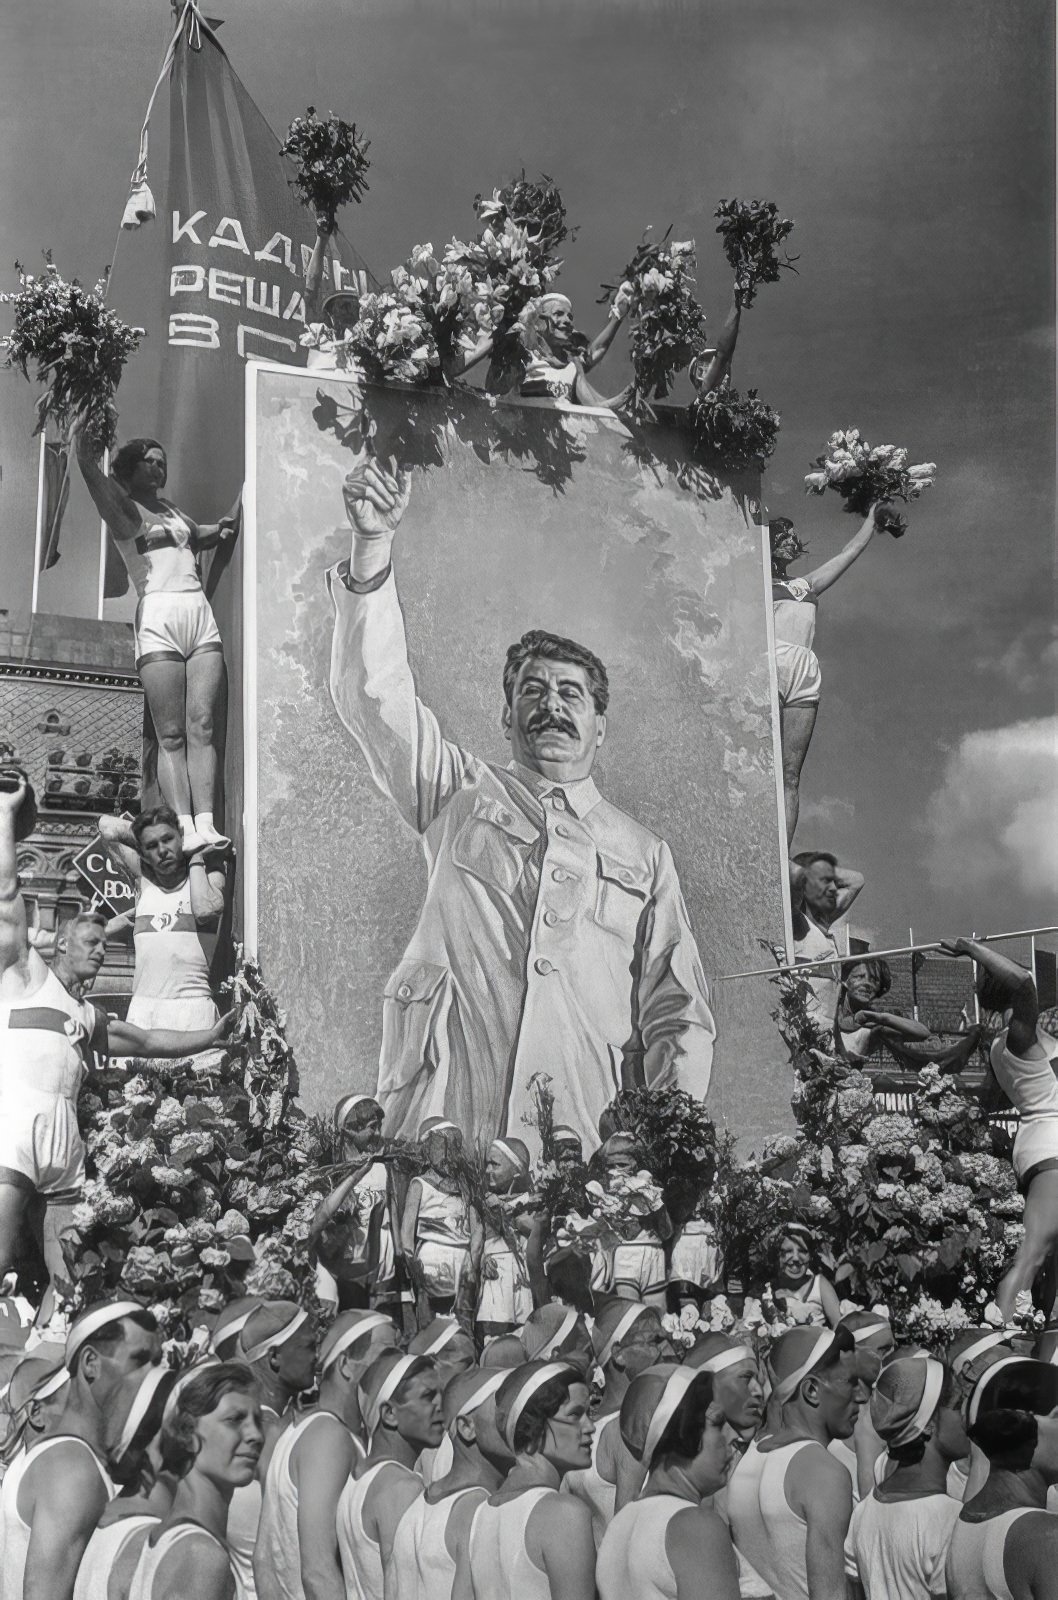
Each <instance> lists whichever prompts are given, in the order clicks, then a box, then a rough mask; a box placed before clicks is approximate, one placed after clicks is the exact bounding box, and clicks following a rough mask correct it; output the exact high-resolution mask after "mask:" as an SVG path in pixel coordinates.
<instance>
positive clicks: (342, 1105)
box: [334, 1094, 381, 1128]
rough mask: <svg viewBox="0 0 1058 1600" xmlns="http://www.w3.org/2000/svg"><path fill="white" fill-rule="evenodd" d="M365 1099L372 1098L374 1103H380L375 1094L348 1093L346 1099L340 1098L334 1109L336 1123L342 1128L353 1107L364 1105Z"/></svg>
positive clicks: (371, 1100)
mask: <svg viewBox="0 0 1058 1600" xmlns="http://www.w3.org/2000/svg"><path fill="white" fill-rule="evenodd" d="M365 1100H370V1102H371V1104H372V1105H378V1101H377V1100H376V1099H375V1097H374V1095H373V1094H347V1095H346V1096H345V1098H344V1100H339V1102H338V1104H337V1106H336V1107H335V1110H334V1120H335V1123H336V1125H337V1126H338V1127H339V1128H340V1127H341V1126H342V1124H343V1123H344V1122H345V1119H346V1117H347V1116H348V1115H349V1113H350V1111H352V1109H353V1107H354V1106H360V1105H363V1103H364V1101H365ZM380 1109H381V1108H380Z"/></svg>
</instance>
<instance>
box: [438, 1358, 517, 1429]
mask: <svg viewBox="0 0 1058 1600" xmlns="http://www.w3.org/2000/svg"><path fill="white" fill-rule="evenodd" d="M509 1377H510V1373H509V1372H507V1371H505V1370H504V1369H503V1368H502V1367H500V1368H499V1370H498V1371H496V1372H490V1373H489V1374H488V1376H487V1378H486V1379H485V1381H484V1382H483V1383H482V1385H481V1387H480V1389H475V1390H474V1393H473V1394H471V1395H468V1396H467V1398H466V1399H465V1400H464V1401H463V1404H462V1405H461V1406H460V1408H459V1410H458V1411H457V1412H456V1414H455V1416H454V1417H453V1418H452V1426H453V1427H454V1426H455V1424H456V1423H457V1422H458V1421H459V1418H460V1417H469V1416H470V1415H471V1413H472V1412H474V1411H476V1410H477V1409H478V1406H483V1405H484V1404H485V1401H486V1400H488V1399H490V1398H491V1396H492V1395H494V1394H495V1393H496V1391H497V1390H498V1389H502V1387H503V1385H504V1384H505V1383H506V1382H507V1379H508V1378H509Z"/></svg>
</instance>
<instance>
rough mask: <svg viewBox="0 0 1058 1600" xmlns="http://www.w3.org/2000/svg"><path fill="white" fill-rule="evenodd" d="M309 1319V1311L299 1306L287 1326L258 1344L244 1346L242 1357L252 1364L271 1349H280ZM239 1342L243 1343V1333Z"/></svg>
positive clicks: (260, 1340)
mask: <svg viewBox="0 0 1058 1600" xmlns="http://www.w3.org/2000/svg"><path fill="white" fill-rule="evenodd" d="M255 1309H258V1310H259V1309H260V1308H259V1307H256V1308H255ZM308 1320H309V1314H308V1312H307V1311H305V1310H304V1309H303V1308H302V1307H301V1306H299V1307H298V1309H297V1310H296V1311H295V1313H294V1315H293V1316H292V1317H291V1319H290V1321H289V1322H288V1323H287V1324H286V1326H285V1327H283V1328H280V1329H279V1330H278V1331H277V1332H276V1333H270V1334H268V1335H267V1337H266V1338H264V1339H259V1340H258V1341H257V1343H256V1344H252V1345H250V1347H249V1348H248V1349H246V1348H244V1349H243V1351H242V1355H241V1357H240V1359H241V1360H243V1361H245V1362H246V1363H247V1364H248V1365H250V1366H252V1365H253V1363H254V1362H255V1361H260V1359H261V1357H262V1356H266V1355H267V1354H268V1352H269V1350H278V1348H279V1346H280V1345H281V1344H286V1342H287V1340H288V1339H290V1338H292V1337H293V1335H294V1334H295V1333H297V1331H298V1329H299V1328H300V1327H301V1326H302V1325H303V1324H304V1323H306V1322H307V1321H308ZM239 1342H240V1344H241V1343H242V1335H241V1334H240V1335H239Z"/></svg>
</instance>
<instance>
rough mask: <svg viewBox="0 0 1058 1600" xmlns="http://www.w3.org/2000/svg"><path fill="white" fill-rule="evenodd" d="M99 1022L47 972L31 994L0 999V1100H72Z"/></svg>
mask: <svg viewBox="0 0 1058 1600" xmlns="http://www.w3.org/2000/svg"><path fill="white" fill-rule="evenodd" d="M36 961H40V957H39V956H37V957H36ZM34 964H35V963H34ZM43 965H44V963H43V962H41V966H43ZM102 1022H103V1018H102V1014H101V1013H100V1012H98V1011H97V1010H96V1008H95V1006H93V1005H89V1003H88V1001H87V1000H75V999H74V997H73V995H72V994H71V993H70V991H69V990H68V989H66V988H64V986H63V985H62V984H61V983H60V982H59V980H58V978H57V977H56V976H55V974H54V972H52V971H51V969H50V968H47V969H46V976H45V978H44V982H43V983H42V984H41V986H40V988H39V989H35V990H34V992H33V993H32V994H30V995H25V996H24V997H23V998H21V999H18V1000H0V1036H2V1042H0V1061H2V1062H3V1068H4V1070H3V1073H2V1074H0V1100H7V1099H11V1100H16V1099H17V1100H18V1101H20V1102H21V1101H23V1100H25V1099H26V1098H27V1097H28V1098H30V1099H32V1100H34V1101H39V1100H45V1099H52V1100H56V1099H58V1100H71V1101H76V1099H77V1094H78V1090H79V1089H80V1087H81V1077H82V1074H83V1072H84V1052H85V1050H86V1049H87V1048H88V1046H89V1045H90V1043H91V1041H92V1039H93V1037H94V1036H96V1035H97V1034H99V1032H100V1030H101V1027H102Z"/></svg>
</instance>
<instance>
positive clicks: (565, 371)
mask: <svg viewBox="0 0 1058 1600" xmlns="http://www.w3.org/2000/svg"><path fill="white" fill-rule="evenodd" d="M576 383H577V363H576V362H575V361H567V362H566V363H565V365H564V366H557V365H555V364H554V363H553V362H551V361H548V360H547V359H546V358H545V357H544V356H530V358H529V360H528V361H527V362H526V365H525V373H524V375H523V377H522V382H521V391H520V392H521V393H522V394H524V395H537V394H540V395H543V394H549V395H553V396H554V398H555V399H556V400H570V399H572V397H573V391H574V389H575V388H576Z"/></svg>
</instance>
